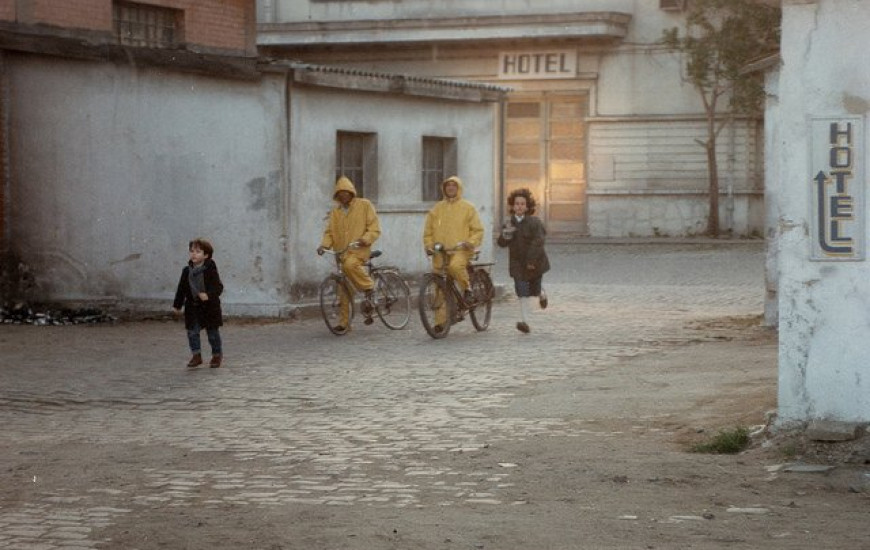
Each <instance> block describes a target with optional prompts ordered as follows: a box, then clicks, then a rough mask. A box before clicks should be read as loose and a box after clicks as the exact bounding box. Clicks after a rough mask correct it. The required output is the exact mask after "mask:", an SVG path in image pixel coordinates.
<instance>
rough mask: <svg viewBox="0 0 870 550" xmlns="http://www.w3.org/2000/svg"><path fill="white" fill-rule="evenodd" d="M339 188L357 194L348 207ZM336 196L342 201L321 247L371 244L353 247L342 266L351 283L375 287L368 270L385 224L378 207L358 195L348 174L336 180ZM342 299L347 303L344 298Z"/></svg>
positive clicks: (331, 216)
mask: <svg viewBox="0 0 870 550" xmlns="http://www.w3.org/2000/svg"><path fill="white" fill-rule="evenodd" d="M339 191H350V192H351V194H352V195H353V198H352V199H351V201H350V203H349V204H348V206H347V209H346V210H345V208H344V207H343V206H342V205H341V203H340V202H338V198H337V195H338V192H339ZM332 198H334V199H335V200H336V202H338V204H337V205H336V207H335V208H333V209H332V210H331V211H330V212H329V221H328V222H327V224H326V229H325V230H324V231H323V239H322V240H321V241H320V246H322V247H323V248H331V249H333V250H344V249H346V248H347V247H348V245H349V244H350V243H352V242H354V241H356V240H359V239H363V240H365V242H366V243H367V246H363V247H360V248H351V249H349V250H347V252H345V253H344V254H342V256H341V265H342V269H344V273H345V275H347V277H348V279H350V282H351V283H353V286H354V287H355V288H356V289H358V290H371V289H372V287H373V286H374V284H373V282H372V278H371V277H370V276H369V274H368V273H367V271H366V267H365V263H366V262H367V261H368V259H369V256H370V255H371V250H372V244H374V242H375V241H376V240H377V239H378V237H379V236H380V235H381V223H380V221H379V220H378V214H377V212H375V207H374V206H373V205H372V203H371V201H369V200H368V199H363V198H361V197H357V196H356V188H355V187H354V186H353V183H351V181H350V180H349V179H347V178H346V177H344V176H342V177H340V178H338V181H337V182H335V191H334V192H333V193H332ZM342 302H344V300H343V297H342ZM347 317H348V314H347V306H346V305H345V304H344V303H342V325H344V326H345V327H346V326H347V321H348V318H347Z"/></svg>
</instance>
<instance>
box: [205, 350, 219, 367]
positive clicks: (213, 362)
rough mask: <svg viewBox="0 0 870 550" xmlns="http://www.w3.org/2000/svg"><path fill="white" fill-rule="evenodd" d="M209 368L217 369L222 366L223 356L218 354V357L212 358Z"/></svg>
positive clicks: (213, 356)
mask: <svg viewBox="0 0 870 550" xmlns="http://www.w3.org/2000/svg"><path fill="white" fill-rule="evenodd" d="M208 366H209V367H211V368H213V369H216V368H218V367H219V366H221V354H220V353H218V354H216V355H212V356H211V361H210V362H209V364H208Z"/></svg>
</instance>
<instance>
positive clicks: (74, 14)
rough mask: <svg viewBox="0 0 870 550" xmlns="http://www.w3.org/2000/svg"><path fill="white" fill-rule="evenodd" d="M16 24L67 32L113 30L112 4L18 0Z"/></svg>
mask: <svg viewBox="0 0 870 550" xmlns="http://www.w3.org/2000/svg"><path fill="white" fill-rule="evenodd" d="M16 15H17V18H18V22H19V23H26V24H31V25H35V24H41V25H50V26H53V27H63V28H66V29H87V30H96V31H110V30H112V2H111V0H19V2H18V12H17V14H16Z"/></svg>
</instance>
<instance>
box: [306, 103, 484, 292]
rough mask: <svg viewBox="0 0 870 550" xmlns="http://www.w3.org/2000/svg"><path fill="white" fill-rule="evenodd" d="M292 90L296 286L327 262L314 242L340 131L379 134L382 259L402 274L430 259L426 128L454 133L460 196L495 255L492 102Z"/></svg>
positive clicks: (327, 202)
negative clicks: (426, 234) (424, 172)
mask: <svg viewBox="0 0 870 550" xmlns="http://www.w3.org/2000/svg"><path fill="white" fill-rule="evenodd" d="M290 97H291V101H292V113H293V114H292V117H291V118H292V128H291V133H292V134H293V135H296V136H304V137H303V138H302V139H294V140H293V148H292V151H291V159H292V163H291V170H292V174H291V181H292V182H293V183H292V185H293V189H294V192H293V194H292V197H293V198H292V201H293V204H292V205H291V210H290V211H291V219H292V220H293V221H292V229H291V233H292V235H293V241H294V242H295V243H296V244H297V245H298V248H296V249H294V250H293V251H292V252H291V257H292V264H293V266H294V270H293V273H292V277H293V280H294V281H295V282H296V284H297V287H296V289H297V292H299V293H304V292H309V293H310V292H313V290H314V288H315V286H316V284H317V283H319V281H320V280H321V279H322V278H323V277H324V276H325V275H326V274H327V272H328V271H329V269H330V268H331V266H332V263H331V261H327V260H325V259H323V258H321V259H319V260H318V257H317V256H316V255H314V250H315V249H316V248H317V246H318V245H319V244H320V238H321V236H322V233H323V228H324V219H325V217H326V214H327V212H328V210H329V209H330V208H332V207H333V206H334V202H333V201H332V193H333V190H334V186H335V175H334V174H335V173H334V168H333V167H334V166H335V141H336V133H337V132H338V131H349V132H372V133H376V134H377V149H378V176H377V180H378V181H377V187H378V190H377V200H376V203H375V204H376V208H377V210H378V217H379V219H380V222H381V229H382V234H381V238H380V239H379V240H378V242H377V243H376V244H375V247H374V248H376V249H381V250H383V251H384V256H383V259H382V260H381V261H383V262H384V263H387V264H391V265H398V266H399V267H401V268H402V270H403V271H404V272H406V273H407V274H414V273H416V274H419V273H422V272H423V271H424V270H425V269H426V268H427V266H428V265H429V264H428V260H427V258H426V256H425V254H424V251H423V224H424V221H425V216H426V213H427V212H428V210H429V209H430V208H431V207H432V204H433V203H426V202H423V201H422V195H423V192H422V182H421V174H422V164H421V163H422V154H421V151H422V138H423V136H444V137H453V138H455V139H456V144H457V153H458V158H457V171H458V175H459V176H460V178H462V181H463V183H464V194H463V196H464V197H465V198H466V199H468V200H470V201H471V202H472V203H474V204H475V206H477V208H478V212H479V214H480V218H481V222H482V223H483V226H484V228H487V235H486V237H485V238H484V240H483V251H482V256H483V257H484V258H492V241H493V239H492V238H491V237H492V235H491V234H490V230H489V228H491V227H493V224H494V221H493V201H494V199H493V195H494V182H495V181H496V175H495V160H494V155H495V144H494V142H495V137H494V136H493V134H492V125H493V120H494V118H495V117H496V116H497V110H496V109H497V106H496V105H495V104H492V103H466V102H457V101H436V100H432V99H424V98H408V97H400V96H392V95H385V94H381V95H374V94H361V95H359V97H358V98H356V99H353V100H350V101H349V100H348V95H347V93H339V92H336V91H331V90H328V89H321V88H311V87H307V86H295V87H294V88H293V90H292V91H291V93H290ZM324 258H326V257H324ZM306 289H307V290H306ZM309 297H310V296H309ZM300 298H304V296H300Z"/></svg>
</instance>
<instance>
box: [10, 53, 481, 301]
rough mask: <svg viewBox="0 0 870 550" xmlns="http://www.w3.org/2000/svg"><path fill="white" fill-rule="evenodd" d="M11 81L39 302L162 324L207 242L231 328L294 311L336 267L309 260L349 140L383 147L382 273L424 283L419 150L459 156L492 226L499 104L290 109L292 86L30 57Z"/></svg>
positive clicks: (13, 223)
mask: <svg viewBox="0 0 870 550" xmlns="http://www.w3.org/2000/svg"><path fill="white" fill-rule="evenodd" d="M6 68H7V74H8V78H9V81H10V86H9V89H10V101H9V106H10V108H9V113H10V135H11V136H13V137H12V139H11V143H10V145H11V153H10V158H11V160H12V162H11V165H12V166H11V184H10V186H9V188H10V190H11V191H10V196H9V202H10V204H14V205H15V210H14V212H13V213H12V215H11V216H10V219H9V225H10V236H9V242H10V243H11V247H12V252H13V253H15V254H18V255H19V256H20V257H21V258H22V260H23V261H24V263H25V264H26V265H27V267H28V269H29V271H30V272H31V273H32V274H33V275H34V276H35V284H34V286H33V287H32V288H30V289H29V291H28V294H27V295H26V296H25V297H26V298H27V299H29V300H32V301H39V302H44V301H70V300H83V301H85V300H86V301H94V300H96V301H105V302H107V303H110V304H112V305H122V306H123V305H125V304H129V306H130V307H133V308H135V309H137V310H143V309H147V310H161V309H162V310H168V308H169V306H170V303H171V299H172V296H173V294H174V292H175V288H176V285H177V283H178V277H179V275H180V273H181V269H182V267H183V266H184V265H185V264H186V262H187V243H188V241H189V240H190V239H192V238H194V237H197V236H201V237H205V238H208V239H210V240H211V241H212V242H213V244H214V245H215V249H216V252H215V260H216V262H217V264H218V267H219V269H220V272H221V276H222V278H223V280H224V284H225V286H226V290H225V293H224V297H223V302H224V304H225V311H226V312H227V313H228V314H243V315H245V314H254V315H281V314H286V313H288V312H289V311H292V309H293V308H294V307H296V306H297V305H298V304H299V301H301V300H306V299H311V298H313V297H314V295H313V290H314V288H315V287H316V284H317V283H319V281H320V279H321V278H322V277H323V276H324V275H325V274H326V273H327V271H328V270H329V269H330V267H331V264H330V263H329V262H327V261H325V260H324V259H322V258H319V257H318V256H317V255H316V254H315V253H314V250H315V249H316V247H317V245H318V244H319V242H320V237H321V233H322V230H323V219H324V217H325V214H326V212H327V210H328V209H329V208H330V207H331V206H332V200H331V197H332V192H333V186H334V183H335V151H336V132H337V131H339V130H343V131H355V132H374V133H376V134H377V135H378V180H379V185H378V187H379V192H378V201H377V206H378V210H379V211H380V214H381V220H382V225H383V237H382V239H381V240H380V241H379V242H378V243H377V244H378V248H382V249H384V250H385V251H386V252H387V255H386V256H385V258H384V261H386V262H389V263H390V264H393V265H398V266H399V267H401V268H402V270H403V271H405V272H406V273H407V274H408V275H409V276H414V275H416V274H419V273H420V272H422V271H423V270H424V269H425V267H426V265H427V264H426V259H425V255H424V254H423V251H422V244H421V239H422V228H423V220H424V217H425V213H426V212H427V211H428V209H429V208H430V207H431V204H429V203H423V202H422V201H421V200H420V199H421V183H420V180H421V171H422V170H421V156H422V136H424V135H430V136H440V137H455V138H456V139H457V143H458V145H459V147H458V149H459V158H458V168H459V175H460V176H461V177H462V178H463V179H464V180H465V182H466V197H467V198H469V199H470V200H471V201H472V202H474V203H475V204H476V205H477V206H478V208H479V211H480V214H481V218H482V221H483V223H484V225H485V226H486V227H487V228H489V227H491V226H492V223H493V217H492V211H493V210H492V205H493V196H492V195H493V181H494V168H493V167H494V160H493V159H494V157H493V156H494V149H495V148H494V144H493V136H492V126H493V120H494V117H495V113H496V105H495V104H493V103H469V102H459V101H447V100H443V99H438V98H419V97H409V96H406V95H401V94H392V93H375V92H365V91H358V90H355V89H352V87H350V88H345V89H334V88H325V87H312V86H307V85H295V86H293V85H291V86H290V93H289V100H288V96H287V93H286V90H287V89H288V88H287V86H288V82H289V80H288V76H287V75H286V74H285V73H282V72H273V73H267V74H265V75H264V76H263V77H262V79H261V80H260V81H259V82H240V81H232V80H229V81H228V80H220V79H213V78H209V77H204V76H195V75H183V74H173V73H168V72H166V71H159V70H151V69H134V68H129V67H121V66H116V65H112V64H101V63H84V62H75V61H61V60H55V59H50V58H45V57H39V56H30V55H26V56H25V55H9V56H8V57H7V64H6ZM348 78H350V77H348ZM288 108H289V109H290V114H289V116H288V111H287V109H288ZM484 246H485V248H484V256H485V257H490V258H491V256H492V250H491V242H490V240H489V239H487V240H486V241H485V245H484ZM306 292H307V294H306Z"/></svg>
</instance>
